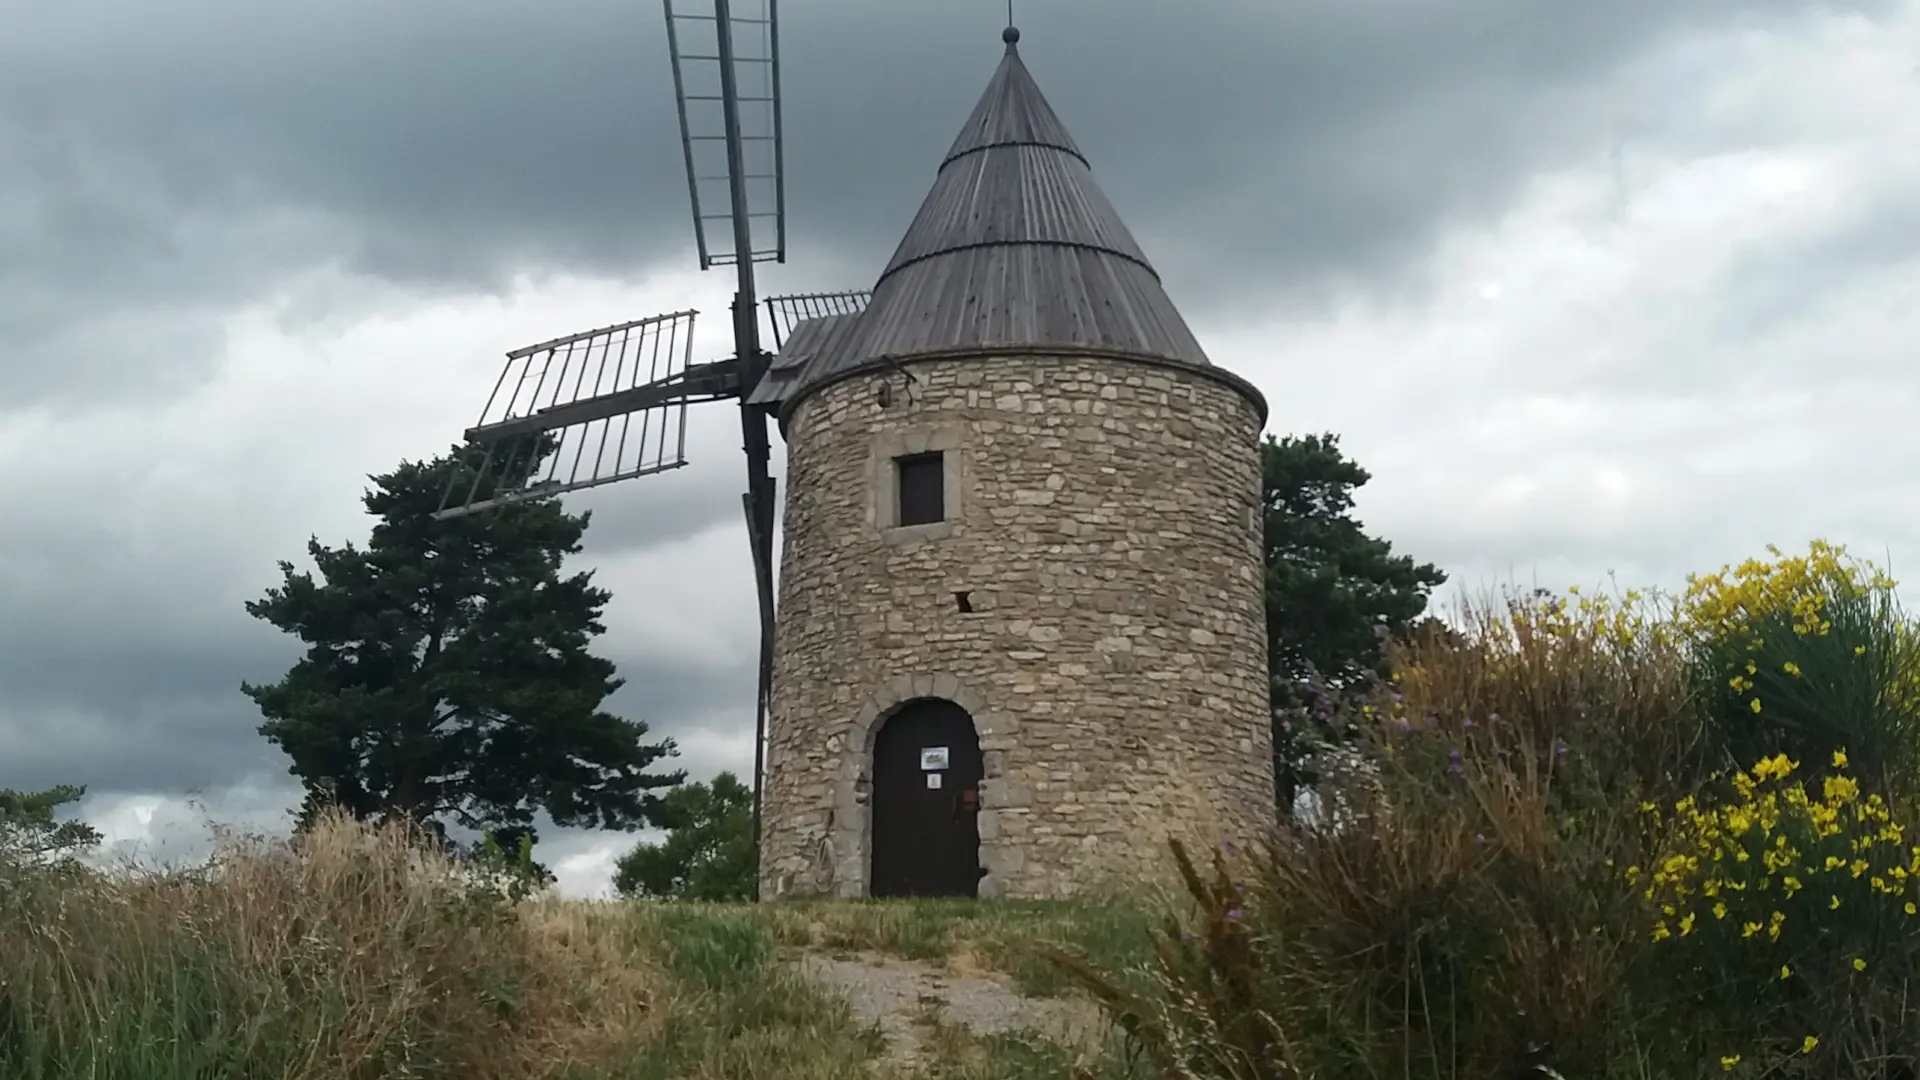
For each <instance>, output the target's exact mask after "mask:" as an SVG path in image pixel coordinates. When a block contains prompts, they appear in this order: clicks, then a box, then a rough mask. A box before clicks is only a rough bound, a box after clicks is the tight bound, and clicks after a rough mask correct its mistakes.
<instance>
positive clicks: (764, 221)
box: [663, 0, 787, 270]
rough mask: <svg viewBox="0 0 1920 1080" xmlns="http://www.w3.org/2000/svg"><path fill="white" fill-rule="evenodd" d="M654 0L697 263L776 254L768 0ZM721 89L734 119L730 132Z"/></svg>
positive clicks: (773, 42)
mask: <svg viewBox="0 0 1920 1080" xmlns="http://www.w3.org/2000/svg"><path fill="white" fill-rule="evenodd" d="M663 2H664V3H665V5H666V10H667V51H668V53H669V55H670V56H671V58H672V61H673V85H674V89H675V91H676V95H675V96H676V97H677V98H678V101H679V106H680V144H681V149H682V152H683V155H684V157H685V158H686V164H687V191H688V193H689V194H690V195H691V196H692V200H693V233H694V240H695V241H696V242H697V243H698V244H699V246H700V269H702V270H705V269H708V268H709V267H714V266H729V265H733V264H736V263H738V262H739V261H740V258H741V253H742V252H746V253H747V254H746V257H747V258H748V259H749V260H750V261H752V262H769V261H773V262H785V261H786V260H787V220H786V210H787V192H786V180H785V175H784V166H785V161H784V157H785V154H784V144H783V141H782V138H781V125H780V24H779V19H778V12H777V3H778V0H663ZM723 36H724V38H725V40H724V41H723V40H722V38H723ZM729 98H731V99H732V100H733V102H734V103H735V108H734V110H733V112H734V116H733V117H732V118H731V120H732V121H733V122H735V123H737V125H738V132H737V138H735V139H731V140H730V139H729V138H728V135H729V131H728V127H729V120H730V118H729V116H728V115H727V114H728V109H727V104H728V99H729ZM736 173H737V174H738V175H739V176H740V178H741V180H742V182H743V183H742V189H743V190H742V196H743V198H742V205H738V206H736V205H735V203H734V194H733V190H732V187H731V180H732V177H733V176H734V175H735V174H736ZM742 239H744V241H745V243H744V244H742V243H741V242H740V241H741V240H742Z"/></svg>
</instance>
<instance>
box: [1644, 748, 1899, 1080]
mask: <svg viewBox="0 0 1920 1080" xmlns="http://www.w3.org/2000/svg"><path fill="white" fill-rule="evenodd" d="M1826 764H1827V765H1828V766H1829V771H1828V773H1827V775H1826V776H1825V777H1824V778H1823V779H1821V780H1820V781H1819V782H1818V783H1817V784H1815V783H1814V782H1813V781H1812V780H1811V778H1808V777H1805V776H1803V775H1798V774H1799V773H1800V771H1801V770H1800V769H1799V763H1797V762H1795V761H1793V760H1791V759H1790V758H1788V757H1787V756H1786V755H1785V754H1779V755H1775V756H1773V757H1771V758H1765V759H1762V760H1760V761H1759V762H1756V763H1755V764H1754V766H1753V768H1752V770H1751V771H1750V772H1749V771H1742V772H1737V773H1734V774H1733V776H1732V777H1731V779H1730V781H1728V782H1727V784H1726V786H1725V790H1723V791H1717V792H1710V793H1709V798H1710V800H1711V801H1708V802H1704V803H1703V802H1701V801H1697V800H1695V799H1694V798H1692V797H1687V798H1683V799H1681V800H1679V801H1678V802H1677V803H1676V804H1674V805H1673V806H1672V807H1670V808H1667V807H1661V806H1657V805H1654V804H1648V805H1646V806H1644V807H1643V808H1642V810H1643V811H1644V812H1645V813H1646V815H1647V817H1648V819H1649V822H1650V824H1651V825H1652V826H1653V830H1654V832H1655V833H1656V834H1657V835H1658V836H1660V837H1661V843H1659V845H1658V846H1657V847H1656V848H1655V850H1654V853H1653V857H1652V858H1651V859H1650V860H1649V861H1648V863H1647V865H1646V866H1645V867H1642V866H1639V865H1633V866H1629V867H1627V868H1626V870H1625V877H1626V880H1627V881H1628V882H1629V883H1630V884H1634V885H1636V886H1641V885H1644V890H1643V891H1642V893H1641V898H1642V899H1643V900H1644V901H1646V903H1647V912H1646V915H1645V922H1644V924H1643V925H1644V926H1645V928H1646V933H1647V937H1648V940H1649V941H1650V942H1651V943H1652V945H1653V947H1651V948H1649V949H1646V950H1645V952H1644V956H1645V961H1646V969H1645V971H1643V972H1642V973H1641V977H1640V980H1639V981H1640V982H1641V983H1642V984H1643V985H1645V986H1646V987H1647V995H1648V997H1649V998H1657V999H1662V1004H1663V1005H1664V1006H1666V1007H1665V1008H1664V1009H1663V1010H1662V1012H1664V1013H1665V1014H1666V1015H1668V1016H1671V1017H1673V1018H1675V1019H1676V1020H1677V1021H1679V1022H1677V1023H1671V1024H1669V1025H1666V1026H1665V1028H1664V1030H1662V1031H1661V1032H1660V1035H1661V1038H1660V1039H1659V1040H1658V1043H1659V1045H1661V1046H1663V1047H1666V1048H1668V1050H1667V1052H1668V1053H1670V1054H1671V1053H1674V1052H1675V1051H1679V1056H1681V1057H1683V1058H1706V1057H1712V1056H1717V1057H1721V1058H1724V1059H1725V1061H1726V1062H1727V1063H1729V1064H1731V1065H1735V1066H1738V1065H1740V1064H1741V1063H1743V1062H1744V1063H1747V1064H1749V1065H1750V1066H1751V1068H1753V1069H1754V1070H1755V1071H1760V1070H1763V1069H1764V1070H1766V1071H1768V1072H1769V1074H1770V1075H1774V1076H1782V1077H1790V1076H1809V1077H1812V1076H1834V1075H1844V1071H1843V1069H1844V1065H1845V1063H1848V1062H1868V1061H1873V1062H1879V1063H1882V1064H1883V1066H1885V1067H1887V1068H1893V1067H1895V1066H1897V1065H1902V1064H1904V1065H1905V1066H1906V1067H1907V1068H1908V1069H1912V1068H1913V1067H1914V1066H1915V1065H1920V1055H1916V1050H1915V1047H1914V1031H1915V1030H1916V1026H1917V1025H1920V1005H1916V1004H1914V1003H1910V1002H1909V1001H1908V1000H1907V998H1908V989H1909V987H1912V986H1914V985H1915V982H1916V977H1920V845H1916V844H1914V843H1912V842H1910V841H1909V839H1908V836H1907V829H1906V828H1905V827H1903V825H1902V824H1901V823H1900V822H1899V821H1896V820H1895V813H1894V809H1893V808H1892V807H1891V806H1889V804H1888V803H1887V801H1886V800H1885V799H1884V798H1882V797H1881V796H1880V795H1877V794H1863V793H1862V790H1861V786H1860V784H1859V783H1858V782H1857V781H1856V780H1855V779H1854V778H1853V777H1852V776H1850V775H1848V772H1847V766H1848V764H1849V761H1848V757H1847V755H1846V753H1845V752H1843V751H1836V752H1835V753H1834V754H1833V755H1832V757H1831V759H1830V760H1829V762H1827V763H1826ZM1729 1071H1731V1070H1729ZM1869 1075H1873V1074H1869ZM1909 1075H1911V1074H1909Z"/></svg>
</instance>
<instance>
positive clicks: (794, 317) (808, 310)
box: [766, 290, 873, 349]
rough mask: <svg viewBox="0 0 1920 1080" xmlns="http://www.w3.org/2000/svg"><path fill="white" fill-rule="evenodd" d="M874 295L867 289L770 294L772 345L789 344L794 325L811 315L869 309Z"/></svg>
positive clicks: (784, 346)
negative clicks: (868, 302)
mask: <svg viewBox="0 0 1920 1080" xmlns="http://www.w3.org/2000/svg"><path fill="white" fill-rule="evenodd" d="M872 298H873V293H871V292H869V291H866V290H859V291H855V292H837V293H793V294H791V295H788V296H769V297H767V300H766V305H767V317H768V318H769V319H770V320H771V321H772V322H773V347H774V348H775V349H784V348H786V345H787V339H788V338H790V337H792V336H793V328H794V327H796V326H798V325H800V324H801V323H803V322H806V321H807V320H809V319H821V318H825V317H827V316H828V315H858V314H860V312H862V311H864V310H866V307H867V301H868V300H871V299H872Z"/></svg>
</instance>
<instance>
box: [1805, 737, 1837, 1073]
mask: <svg viewBox="0 0 1920 1080" xmlns="http://www.w3.org/2000/svg"><path fill="white" fill-rule="evenodd" d="M1833 767H1834V768H1836V769H1844V768H1846V767H1847V752H1846V751H1845V750H1835V751H1834V752H1833ZM1807 1038H1809V1039H1811V1038H1813V1036H1811V1035H1809V1036H1807Z"/></svg>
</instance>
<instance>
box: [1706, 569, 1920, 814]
mask: <svg viewBox="0 0 1920 1080" xmlns="http://www.w3.org/2000/svg"><path fill="white" fill-rule="evenodd" d="M1768 552H1769V554H1770V555H1771V556H1772V559H1771V560H1770V561H1763V560H1758V559H1752V560H1748V561H1747V562H1744V563H1741V564H1740V565H1739V566H1737V567H1723V568H1722V569H1721V570H1719V571H1718V572H1716V573H1712V574H1704V575H1695V576H1693V577H1691V578H1689V579H1688V584H1687V589H1686V592H1685V594H1684V596H1682V597H1681V598H1680V600H1679V602H1678V604H1677V605H1676V606H1675V611H1674V615H1675V621H1676V632H1677V633H1679V634H1680V635H1682V636H1683V637H1684V638H1685V639H1686V640H1687V641H1688V643H1689V647H1690V648H1691V650H1692V651H1693V653H1694V656H1695V664H1696V667H1697V669H1698V672H1697V681H1698V682H1699V683H1700V685H1701V690H1702V692H1703V695H1704V700H1705V702H1706V704H1707V707H1708V712H1709V714H1710V715H1711V716H1712V717H1713V718H1714V720H1715V721H1716V726H1717V728H1718V730H1719V735H1720V738H1721V741H1722V744H1723V746H1724V748H1725V750H1726V752H1727V753H1729V754H1730V755H1731V756H1732V757H1733V759H1734V760H1736V761H1753V760H1756V759H1758V758H1761V757H1765V756H1769V755H1771V754H1775V753H1786V754H1788V755H1789V756H1791V757H1794V758H1795V759H1805V760H1809V761H1813V762H1816V763H1817V762H1818V761H1819V760H1821V759H1823V758H1824V757H1826V756H1827V755H1829V754H1830V753H1832V751H1833V750H1835V749H1836V748H1839V747H1843V746H1845V747H1851V748H1853V749H1854V750H1855V751H1856V752H1857V754H1858V756H1859V757H1860V758H1861V759H1862V762H1863V765H1864V766H1865V767H1867V768H1868V770H1869V778H1870V779H1871V780H1872V781H1873V782H1874V786H1875V787H1876V788H1877V789H1879V790H1882V791H1883V793H1885V794H1888V795H1892V794H1894V792H1895V790H1896V789H1897V790H1898V791H1900V792H1911V793H1920V792H1916V790H1915V788H1916V785H1915V784H1914V781H1915V780H1920V633H1916V630H1915V627H1914V624H1913V621H1912V620H1911V619H1909V618H1907V617H1906V615H1905V614H1904V613H1903V612H1902V611H1901V609H1900V605H1899V603H1898V600H1897V598H1896V593H1895V588H1896V583H1895V582H1894V580H1893V579H1892V578H1891V577H1889V576H1887V575H1886V574H1885V573H1884V572H1882V571H1880V570H1879V569H1878V568H1876V567H1875V566H1874V565H1873V564H1872V563H1870V562H1865V561H1862V560H1857V559H1854V558H1852V557H1851V556H1849V555H1848V554H1847V552H1846V549H1845V548H1844V547H1842V546H1840V545H1836V544H1830V543H1827V542H1826V541H1814V542H1813V544H1812V545H1811V546H1810V547H1809V549H1808V551H1807V553H1806V554H1804V555H1793V556H1788V555H1785V554H1783V553H1782V552H1781V551H1780V550H1779V549H1778V548H1771V547H1770V548H1769V549H1768Z"/></svg>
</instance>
